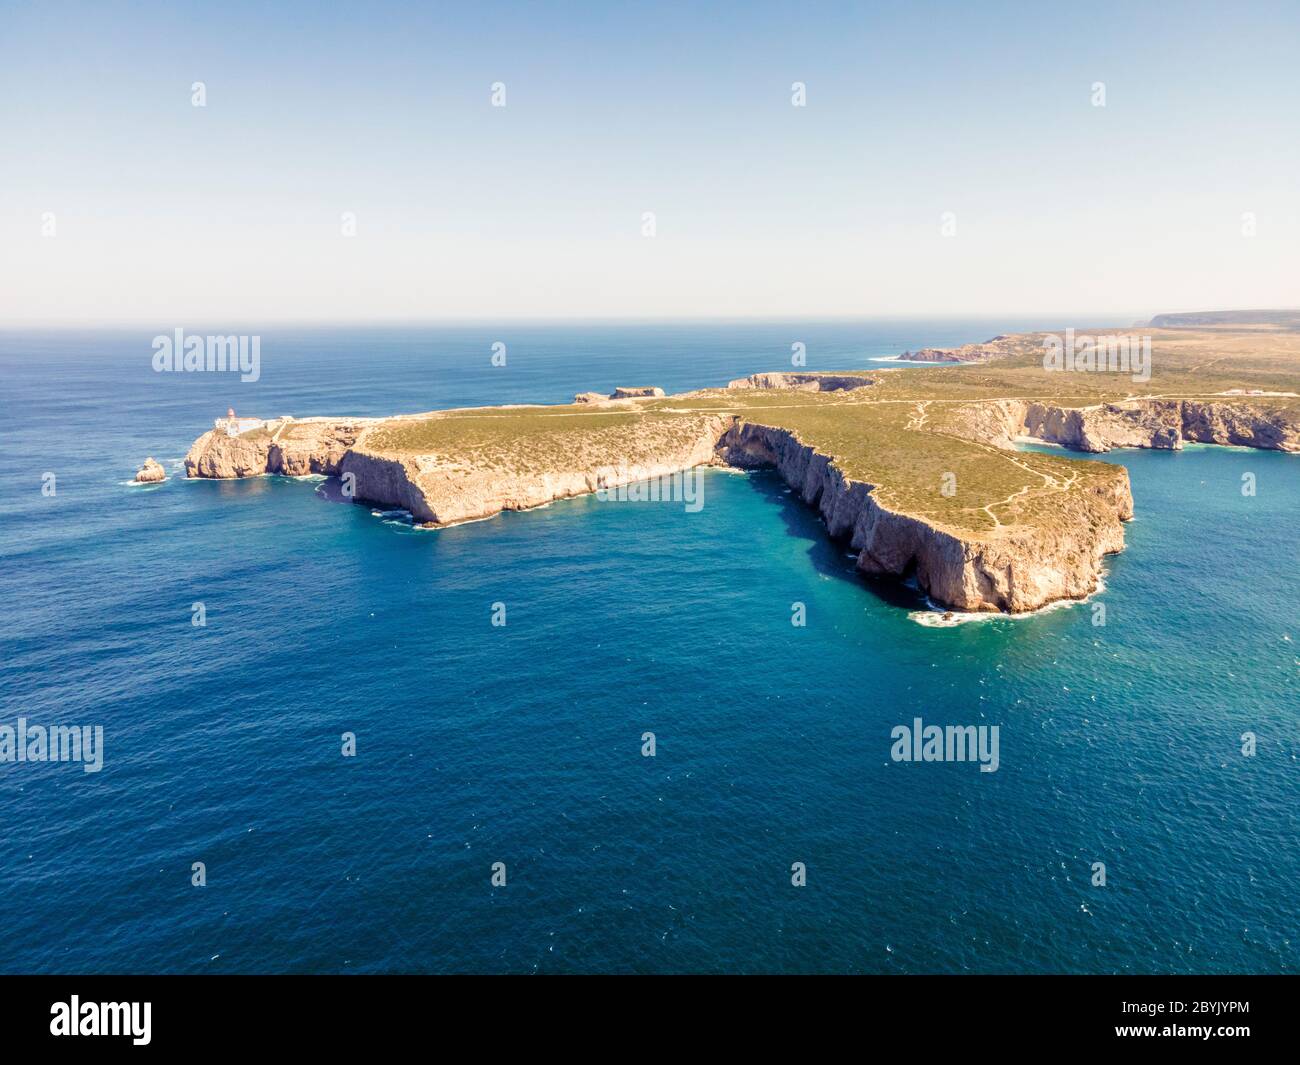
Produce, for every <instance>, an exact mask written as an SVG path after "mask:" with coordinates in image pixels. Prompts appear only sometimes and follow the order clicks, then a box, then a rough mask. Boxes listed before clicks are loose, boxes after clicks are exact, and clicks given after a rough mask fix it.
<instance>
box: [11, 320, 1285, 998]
mask: <svg viewBox="0 0 1300 1065" xmlns="http://www.w3.org/2000/svg"><path fill="white" fill-rule="evenodd" d="M1057 324H1059V323H1055V322H1032V321H1007V320H999V321H996V322H978V321H944V322H904V321H897V322H879V321H877V322H824V323H806V322H805V323H786V324H781V323H761V324H752V323H751V324H736V323H708V324H705V323H680V324H676V325H648V324H647V325H637V324H587V325H565V324H547V325H520V324H505V325H499V326H490V327H482V326H472V325H464V326H454V327H453V326H446V327H435V326H427V327H413V326H392V327H387V328H380V327H372V328H362V327H337V328H306V327H301V328H296V327H287V326H266V327H263V328H261V329H258V328H256V327H243V328H240V329H238V330H236V329H235V328H234V327H230V326H227V327H225V328H220V327H218V328H209V327H201V326H200V325H198V324H195V325H193V326H192V327H187V331H189V332H191V333H208V332H216V333H227V332H234V331H238V332H255V333H258V334H259V335H260V336H261V338H262V340H261V367H260V378H259V380H257V381H256V382H247V383H241V382H240V381H239V380H238V378H237V377H235V376H233V375H230V374H226V375H218V374H209V373H188V374H186V373H155V372H154V370H153V369H152V367H151V355H152V348H151V342H152V339H153V337H154V335H155V334H159V333H170V332H171V330H172V329H173V328H174V326H172V325H167V326H163V327H159V328H156V329H150V328H140V329H130V328H126V327H115V328H111V329H98V330H85V331H78V330H57V331H35V330H28V331H19V330H12V329H11V330H6V331H4V332H2V333H0V374H2V375H3V381H4V389H3V397H2V398H0V404H2V406H0V417H3V424H4V432H3V434H0V485H2V486H3V491H2V492H0V591H2V592H3V604H4V612H3V614H4V624H3V626H2V627H0V692H3V695H2V696H0V698H2V699H3V710H2V712H0V725H4V724H8V725H16V723H17V720H18V719H19V718H20V717H21V718H25V719H26V720H27V722H28V723H29V724H42V725H47V726H48V725H60V724H62V725H91V726H93V725H100V726H102V729H103V764H102V769H101V770H100V771H99V772H94V773H86V772H84V771H83V768H82V766H80V765H77V764H75V763H53V764H52V763H36V762H27V763H0V824H3V832H0V914H3V917H2V918H0V920H3V924H4V933H3V935H0V971H3V972H7V973H21V972H28V973H39V972H111V973H118V972H167V973H171V972H175V973H200V972H202V973H208V972H211V973H235V972H238V973H260V972H324V973H342V972H357V973H378V972H474V973H481V972H517V973H564V972H599V973H604V972H637V973H661V972H691V973H694V972H752V973H774V972H835V973H840V972H871V973H890V972H896V973H934V972H941V973H947V972H993V973H1002V972H1031V973H1054V972H1080V973H1112V972H1114V973H1123V972H1133V973H1140V972H1216V973H1218V972H1278V971H1286V972H1296V971H1300V916H1298V914H1297V889H1296V885H1297V884H1298V883H1300V814H1298V811H1300V764H1298V762H1297V756H1298V754H1300V713H1298V711H1300V698H1298V697H1297V694H1296V692H1297V680H1300V607H1297V603H1300V566H1297V562H1300V525H1298V524H1297V520H1296V519H1297V515H1300V465H1298V464H1300V458H1298V457H1296V456H1291V455H1282V454H1275V453H1266V452H1254V451H1247V450H1241V449H1235V448H1211V447H1202V446H1195V447H1189V448H1187V450H1186V451H1184V452H1182V453H1178V454H1170V453H1160V452H1145V451H1119V452H1114V453H1112V454H1110V455H1107V456H1104V457H1102V458H1101V459H1100V460H1099V461H1108V462H1118V463H1122V464H1123V465H1125V466H1127V467H1128V469H1129V473H1130V476H1131V479H1132V485H1133V495H1134V498H1135V502H1136V519H1135V520H1134V521H1133V522H1132V523H1131V524H1130V525H1129V526H1128V529H1127V538H1128V539H1127V542H1128V548H1127V550H1126V551H1125V552H1124V553H1123V554H1121V555H1119V556H1115V557H1113V558H1112V559H1110V560H1109V561H1108V564H1107V567H1106V570H1107V573H1106V585H1105V589H1104V591H1103V592H1102V593H1101V594H1100V595H1098V596H1097V597H1095V598H1094V600H1093V601H1092V602H1089V603H1083V604H1078V605H1073V606H1068V607H1064V608H1060V609H1054V610H1049V611H1046V612H1043V613H1039V614H1036V615H1032V616H1028V617H1021V618H1014V619H1012V618H1005V617H999V618H992V619H988V620H981V621H976V622H971V623H968V624H961V625H957V626H954V627H932V626H927V625H925V624H921V623H919V621H921V620H924V619H925V611H924V604H923V602H921V600H920V599H919V597H918V596H917V595H916V593H915V592H914V591H912V590H911V589H908V588H906V587H902V586H898V585H891V584H872V583H868V582H866V581H864V580H863V579H861V578H860V577H858V576H857V575H856V574H855V572H854V570H853V561H852V559H851V558H850V557H848V555H847V548H846V547H845V546H844V545H843V544H836V543H832V542H830V541H828V540H827V538H826V536H825V534H824V527H823V525H822V524H821V522H820V520H819V519H818V518H817V517H816V515H815V514H814V513H813V511H812V510H811V509H810V508H808V507H806V506H804V505H803V504H802V503H800V502H799V501H797V500H796V499H795V498H794V497H793V496H792V495H791V494H790V493H789V492H788V491H786V489H785V488H784V486H783V485H782V483H781V482H780V481H779V479H778V478H776V477H775V476H774V475H772V474H770V473H757V474H750V475H741V474H735V473H727V472H722V471H716V472H713V471H711V472H707V473H706V474H704V478H705V480H704V484H705V497H704V502H705V505H704V506H703V508H702V509H700V510H699V511H698V512H695V513H692V512H688V511H687V510H686V508H685V507H683V506H682V505H680V504H669V503H640V504H635V503H625V504H621V505H615V504H612V503H609V502H602V501H599V500H597V499H594V498H590V497H589V498H580V499H574V500H568V501H562V502H557V503H555V504H554V505H552V506H549V507H546V508H543V509H540V510H536V511H531V512H526V513H510V514H503V515H500V516H498V517H496V518H492V519H490V520H486V521H482V522H477V523H474V524H469V525H465V526H461V527H457V528H452V529H446V530H441V531H423V530H417V529H414V528H412V527H411V526H410V525H409V524H407V523H404V522H403V521H401V520H400V518H398V517H396V516H393V515H383V514H376V513H375V512H373V511H372V508H371V507H369V506H365V505H355V504H351V503H348V502H345V501H340V498H339V495H338V493H337V492H336V491H332V490H331V487H332V486H331V483H330V482H328V481H322V480H312V479H304V480H293V479H288V478H278V477H264V478H258V479H252V480H247V481H239V482H212V481H187V480H185V478H184V476H183V471H182V470H180V469H179V466H178V464H179V460H180V458H181V456H183V454H184V453H185V451H186V449H187V448H188V446H189V444H190V443H191V441H192V440H193V439H194V438H195V437H196V436H198V435H199V434H200V433H201V432H203V431H204V430H205V429H206V428H208V427H210V426H211V424H212V419H213V418H214V417H216V416H218V415H221V414H224V413H225V410H226V408H227V407H229V406H233V407H235V408H236V410H237V411H238V412H239V413H241V414H252V415H260V416H275V415H279V414H283V413H291V414H294V415H296V416H300V417H301V416H307V415H317V414H336V415H338V414H357V415H383V414H391V413H398V412H413V411H420V410H428V409H433V408H437V407H447V406H460V405H468V404H499V403H511V402H516V403H517V402H547V403H550V402H563V401H567V400H568V399H569V397H570V396H571V395H572V394H573V393H574V392H577V391H583V390H587V389H595V390H600V391H607V390H609V389H611V388H613V387H614V386H615V385H660V386H662V387H664V388H665V389H666V390H668V391H669V392H672V391H680V390H684V389H688V388H694V387H703V386H709V385H720V384H723V383H725V382H726V381H727V380H728V379H729V378H732V377H739V376H743V375H746V374H749V373H751V372H755V371H760V370H775V369H782V368H785V367H788V366H789V358H790V351H791V345H792V344H794V343H803V344H805V345H806V349H807V353H808V359H807V362H808V367H809V368H810V369H824V370H837V369H848V368H867V367H875V368H879V367H880V365H881V364H880V363H876V362H872V361H871V360H872V359H879V358H882V357H887V356H890V355H896V354H898V353H899V352H901V351H902V350H904V349H905V348H909V347H911V348H915V347H920V346H926V345H950V344H957V343H963V342H967V341H977V340H984V339H987V338H988V337H989V336H991V335H993V334H994V333H1000V332H1013V331H1019V330H1023V329H1030V328H1042V327H1049V326H1054V325H1057ZM1079 324H1081V325H1082V324H1086V323H1079ZM498 342H500V343H502V344H504V345H505V351H506V365H505V366H494V365H492V362H491V355H492V351H493V347H492V346H493V344H495V343H498ZM892 372H900V373H906V372H912V371H910V370H906V369H899V370H895V371H892ZM146 455H153V456H154V457H156V458H158V459H159V460H160V461H161V462H162V463H163V464H164V466H166V467H167V468H168V470H169V474H170V477H169V479H168V480H167V481H166V482H164V483H162V484H161V485H157V486H149V487H141V486H135V485H131V484H130V483H129V481H130V478H131V477H132V475H133V473H134V471H135V469H136V467H137V466H138V465H139V464H140V463H141V462H142V461H143V460H144V458H145V456H146ZM1094 461H1098V460H1094ZM1244 473H1251V474H1253V475H1254V477H1255V482H1256V493H1255V494H1254V495H1253V496H1246V495H1243V494H1242V491H1241V485H1242V475H1243V474H1244ZM50 474H53V480H52V481H51V480H50V478H49V477H48V476H47V475H50ZM49 485H53V487H54V491H53V493H52V494H51V493H50V492H49V491H48V488H47V490H46V491H43V490H42V489H43V486H49ZM795 603H801V604H803V605H804V614H805V617H806V624H805V625H804V626H802V627H798V626H795V625H792V624H791V617H792V605H793V604H795ZM1098 603H1099V604H1103V605H1104V607H1105V624H1104V625H1098V624H1096V623H1095V622H1096V620H1097V617H1098V611H1097V610H1096V609H1095V604H1098ZM200 607H201V609H200ZM199 614H201V615H202V618H203V620H204V621H205V624H204V625H202V626H196V625H194V624H193V623H192V622H193V620H194V619H195V618H196V616H198V615H199ZM501 616H504V620H505V624H504V625H494V624H493V619H494V617H498V618H499V617H501ZM917 718H921V719H922V720H923V721H924V722H925V723H926V724H941V725H944V724H960V725H977V726H978V725H989V726H992V725H997V726H998V728H999V730H1000V757H999V766H998V769H997V771H996V772H991V773H982V772H980V771H979V767H978V766H977V765H976V764H973V763H969V762H967V763H926V762H916V763H902V762H894V761H892V760H891V758H890V748H891V745H892V741H891V730H893V729H894V728H895V727H896V726H899V725H909V726H910V725H911V724H912V723H913V721H914V720H915V719H917ZM1248 732H1249V733H1252V734H1253V735H1254V736H1255V737H1256V743H1257V747H1256V751H1255V754H1254V755H1253V756H1249V757H1248V756H1245V755H1243V753H1242V745H1243V739H1242V737H1243V734H1244V733H1248ZM646 733H653V735H654V743H655V755H654V757H646V756H644V755H643V753H642V751H643V745H644V743H645V741H644V740H643V737H644V736H645V734H646ZM345 734H350V735H351V736H352V737H353V738H354V742H355V754H354V755H353V756H349V757H345V756H344V755H343V753H342V750H343V746H344V744H345V743H346V740H345ZM196 863H202V866H201V870H202V873H203V877H204V879H205V883H204V885H203V886H195V885H194V883H193V881H194V880H195V879H196V877H198V872H197V871H196V868H195V865H196ZM496 863H502V864H501V866H496ZM796 863H802V868H803V869H804V870H805V875H806V884H804V885H803V886H798V887H796V886H794V885H793V884H792V875H793V874H792V867H794V866H795V864H796ZM1095 863H1104V866H1105V873H1106V883H1105V886H1095V885H1094V883H1093V881H1094V865H1095ZM494 866H496V867H497V868H498V869H500V868H502V867H504V875H505V884H504V886H494V885H493V883H492V877H493V869H494Z"/></svg>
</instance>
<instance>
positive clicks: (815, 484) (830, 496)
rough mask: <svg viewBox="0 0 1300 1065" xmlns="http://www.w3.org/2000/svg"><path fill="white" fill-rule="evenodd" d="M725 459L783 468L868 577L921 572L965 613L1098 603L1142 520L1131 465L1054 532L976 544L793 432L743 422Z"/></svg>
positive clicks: (1065, 501)
mask: <svg viewBox="0 0 1300 1065" xmlns="http://www.w3.org/2000/svg"><path fill="white" fill-rule="evenodd" d="M720 452H721V454H722V455H723V457H724V458H725V460H726V461H727V462H729V463H731V464H733V465H737V466H742V467H749V466H772V467H774V468H775V469H776V470H777V471H778V472H779V473H780V474H781V476H782V478H783V479H784V480H785V481H786V483H787V484H789V485H790V486H791V487H792V488H793V489H794V490H795V491H796V492H798V493H799V495H800V496H801V497H802V498H803V500H804V502H806V503H808V504H810V505H812V506H815V507H816V508H817V509H818V510H819V511H820V512H821V515H822V517H823V518H824V519H825V521H826V527H827V530H828V531H829V533H830V535H831V536H833V537H836V538H843V539H847V540H848V541H849V544H850V546H852V547H853V548H854V549H856V550H857V552H858V559H857V568H858V569H859V570H861V571H862V572H863V573H866V574H872V575H876V574H888V575H892V576H896V577H901V576H905V575H908V574H914V575H915V578H916V581H917V584H918V585H919V587H920V588H921V589H923V590H924V591H925V592H926V593H927V594H928V595H930V597H931V598H932V599H934V600H935V601H936V602H939V603H942V604H944V605H947V606H952V607H956V608H958V609H961V610H971V611H995V610H1002V611H1010V612H1020V611H1026V610H1034V609H1036V608H1037V607H1040V606H1043V605H1044V604H1045V603H1049V602H1052V601H1054V600H1058V599H1079V598H1082V597H1084V596H1086V595H1089V594H1090V593H1092V592H1093V591H1095V590H1096V588H1097V585H1098V581H1099V579H1100V573H1101V560H1102V557H1103V556H1104V555H1107V554H1113V553H1114V552H1117V551H1121V550H1123V547H1124V530H1123V526H1122V524H1121V523H1122V522H1123V521H1126V520H1128V519H1129V518H1131V517H1132V515H1133V499H1132V495H1131V494H1130V491H1129V485H1128V472H1127V471H1126V470H1124V468H1123V467H1115V473H1114V475H1113V476H1112V477H1111V478H1109V479H1107V480H1106V481H1104V482H1103V484H1102V487H1099V488H1098V489H1096V490H1091V491H1072V492H1063V493H1062V507H1063V508H1064V509H1065V510H1066V511H1068V512H1067V513H1062V514H1061V515H1060V519H1061V520H1059V521H1057V522H1054V523H1053V525H1052V527H1051V528H1044V527H1040V526H1026V525H1016V526H1010V527H1004V528H1002V529H999V530H995V531H994V532H992V533H990V534H988V535H984V536H979V537H976V536H973V535H970V534H958V533H956V532H953V531H951V530H949V529H946V528H944V527H943V526H942V525H939V524H937V523H934V522H930V521H926V520H924V519H921V518H918V517H914V516H912V515H909V514H903V513H899V512H897V511H894V510H891V509H889V508H888V507H886V506H884V505H882V504H881V503H880V501H879V500H878V499H877V497H876V486H874V485H870V484H867V483H865V482H862V481H854V480H850V479H848V478H846V477H845V476H844V475H843V474H842V473H841V472H840V471H839V470H838V469H836V468H835V466H834V465H833V463H832V461H831V459H830V457H829V456H827V455H823V454H820V453H819V452H817V451H816V450H815V449H814V448H812V447H810V446H808V445H806V444H804V443H802V442H801V441H800V440H799V439H798V438H797V437H796V436H795V434H793V433H791V432H790V431H789V430H786V429H775V428H771V427H769V426H764V425H757V424H754V423H750V422H743V423H739V424H737V425H736V426H735V427H733V428H732V429H731V430H729V431H728V433H727V435H726V436H725V437H724V438H723V440H722V442H721V445H720Z"/></svg>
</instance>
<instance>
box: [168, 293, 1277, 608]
mask: <svg viewBox="0 0 1300 1065" xmlns="http://www.w3.org/2000/svg"><path fill="white" fill-rule="evenodd" d="M1177 318H1178V316H1170V315H1166V316H1162V319H1161V321H1162V325H1161V326H1160V327H1159V328H1157V327H1155V326H1154V325H1153V326H1150V327H1144V328H1143V332H1144V334H1145V335H1146V336H1149V337H1150V338H1151V344H1152V360H1151V361H1152V366H1153V368H1154V372H1153V373H1152V374H1151V375H1150V377H1149V379H1148V380H1146V381H1144V382H1141V383H1137V382H1135V381H1134V380H1132V379H1131V376H1130V375H1126V374H1121V373H1116V372H1051V371H1050V370H1049V369H1046V368H1045V365H1044V361H1043V355H1042V353H1043V350H1044V344H1045V341H1046V339H1047V337H1048V335H1047V334H1021V335H1015V336H999V337H995V338H993V339H992V340H990V341H988V342H986V343H984V344H979V345H967V346H965V347H964V348H960V349H954V350H953V352H951V353H948V354H949V358H948V359H945V360H942V361H953V362H960V363H965V364H966V365H957V366H951V365H950V366H935V367H932V368H930V367H927V368H917V369H897V370H879V371H868V370H863V371H848V372H844V371H840V372H835V373H816V372H811V371H803V370H799V371H781V372H774V373H759V374H755V375H753V376H751V377H747V378H741V379H738V380H735V381H732V382H731V383H730V384H729V385H728V386H727V387H726V388H713V389H703V390H700V391H695V392H686V393H682V394H679V395H672V396H666V395H664V393H663V390H662V389H659V388H656V387H651V386H638V387H621V388H617V389H615V390H614V391H613V392H612V393H610V394H608V395H606V394H604V393H597V392H591V393H581V394H579V395H578V396H576V397H575V401H574V402H573V403H572V404H567V405H559V406H540V405H539V406H505V407H481V408H469V409H460V410H441V411H432V412H430V413H427V414H419V415H405V416H400V417H394V418H346V417H343V418H331V417H312V418H293V417H289V416H281V417H279V418H275V419H271V420H266V421H263V420H261V419H238V420H235V419H234V416H233V411H232V412H231V413H230V416H229V418H228V419H225V420H223V419H218V422H217V424H216V425H214V428H213V429H212V430H210V431H209V432H206V433H204V434H203V435H202V436H200V437H199V438H198V439H197V440H196V441H195V442H194V444H193V446H192V447H191V448H190V450H189V453H188V454H187V455H186V457H185V469H186V474H187V476H189V477H209V478H230V477H249V476H257V475H261V474H286V475H290V476H301V475H305V474H325V475H333V476H346V475H351V478H350V480H351V481H352V482H353V484H354V485H355V497H356V498H357V499H358V500H359V501H366V502H370V503H375V504H379V505H381V506H385V507H399V508H402V509H404V510H407V511H409V512H410V513H411V515H412V516H413V518H414V520H415V521H416V522H418V523H420V524H423V525H428V526H433V527H441V526H447V525H454V524H457V523H460V522H466V521H474V520H477V519H480V518H485V517H490V516H491V515H494V514H498V513H500V512H501V511H504V510H526V509H528V508H531V507H536V506H541V505H543V504H546V503H549V502H551V501H553V500H556V499H563V498H567V497H571V496H576V495H582V494H585V493H589V492H594V491H597V490H599V489H603V488H615V487H618V486H620V485H624V484H629V483H632V482H635V481H640V480H645V479H647V478H652V477H657V476H663V475H668V474H673V473H678V472H680V471H683V470H687V469H691V468H694V467H697V466H703V465H727V466H732V467H738V468H742V469H752V468H756V467H770V468H774V469H775V470H777V471H778V472H779V473H780V475H781V477H782V478H784V480H785V481H786V483H787V484H788V485H790V487H791V488H792V489H793V490H794V491H795V492H797V493H798V494H799V496H800V497H801V498H802V499H803V500H804V502H806V503H807V504H808V505H810V506H812V507H815V508H816V509H817V510H818V511H819V512H820V514H821V516H822V517H823V519H824V520H825V523H826V527H827V533H828V535H830V536H831V537H833V538H836V539H840V540H843V541H845V542H846V543H847V544H849V546H850V547H851V548H852V550H853V551H855V552H856V558H857V568H858V569H859V570H860V571H861V572H862V573H863V574H865V575H869V576H885V577H895V578H897V577H904V576H914V577H915V580H916V582H917V584H918V586H919V587H920V588H921V589H922V590H923V591H925V592H926V593H927V594H928V595H929V596H930V597H931V599H932V600H934V601H935V602H936V603H937V604H940V605H942V606H945V607H949V608H953V609H959V610H967V611H1005V612H1011V613H1016V612H1023V611H1029V610H1034V609H1037V608H1039V607H1042V606H1044V605H1046V604H1048V603H1051V602H1054V601H1057V600H1065V599H1079V598H1083V597H1085V596H1087V595H1089V594H1091V593H1092V592H1093V591H1095V590H1096V588H1097V587H1098V582H1099V579H1100V573H1101V566H1102V559H1103V557H1104V556H1105V555H1107V554H1112V553H1115V552H1118V551H1121V550H1123V547H1124V527H1123V523H1124V522H1125V521H1127V520H1128V519H1129V518H1131V517H1132V516H1133V499H1132V495H1131V493H1130V490H1129V479H1128V473H1127V471H1126V470H1125V469H1124V467H1122V466H1118V465H1113V464H1110V463H1101V462H1086V461H1079V460H1077V459H1070V458H1066V457H1064V456H1057V455H1049V454H1042V453H1039V452H1034V451H1025V450H1021V449H1018V447H1017V444H1018V443H1019V442H1021V441H1024V440H1026V439H1029V440H1036V441H1041V442H1046V443H1053V444H1059V445H1061V446H1063V447H1065V448H1069V449H1072V450H1076V451H1083V452H1093V453H1096V452H1102V451H1106V450H1109V449H1110V448H1113V447H1144V448H1163V449H1178V448H1181V447H1182V446H1183V442H1184V441H1195V442H1203V443H1214V444H1234V445H1241V446H1246V447H1255V448H1268V449H1273V450H1280V451H1291V452H1295V451H1300V396H1298V395H1297V393H1296V391H1295V387H1296V384H1297V379H1298V374H1297V370H1298V369H1300V326H1297V325H1294V324H1277V323H1272V324H1267V323H1266V324H1253V325H1250V326H1249V327H1248V328H1243V327H1242V326H1243V323H1241V322H1226V323H1216V324H1215V325H1213V326H1205V325H1203V324H1200V323H1199V322H1197V323H1189V324H1188V325H1186V326H1184V325H1181V324H1179V323H1178V322H1177ZM1171 319H1172V321H1171ZM1110 332H1111V333H1118V332H1120V331H1118V330H1114V331H1110ZM923 350H924V351H925V352H926V357H927V358H928V357H930V356H929V353H930V352H935V351H936V349H923ZM934 357H935V358H936V360H937V357H938V356H937V354H936V355H935V356H934ZM143 472H144V471H142V473H143Z"/></svg>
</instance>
